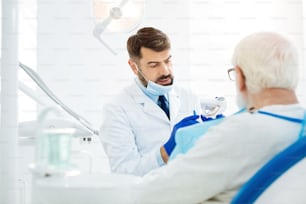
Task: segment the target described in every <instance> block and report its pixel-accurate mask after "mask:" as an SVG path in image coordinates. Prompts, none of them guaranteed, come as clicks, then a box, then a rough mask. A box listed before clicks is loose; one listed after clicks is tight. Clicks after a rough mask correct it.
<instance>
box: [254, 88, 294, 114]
mask: <svg viewBox="0 0 306 204" xmlns="http://www.w3.org/2000/svg"><path fill="white" fill-rule="evenodd" d="M249 101H250V103H249V104H250V106H249V107H254V108H255V109H260V108H262V107H265V106H270V105H289V104H296V103H298V99H297V97H296V94H295V92H294V91H292V90H289V89H281V88H270V89H264V90H262V91H261V92H259V93H255V94H250V95H249Z"/></svg>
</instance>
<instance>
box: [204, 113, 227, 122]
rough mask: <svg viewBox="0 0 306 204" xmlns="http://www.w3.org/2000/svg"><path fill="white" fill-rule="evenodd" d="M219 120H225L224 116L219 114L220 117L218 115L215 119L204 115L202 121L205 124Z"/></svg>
mask: <svg viewBox="0 0 306 204" xmlns="http://www.w3.org/2000/svg"><path fill="white" fill-rule="evenodd" d="M219 118H224V115H223V114H219V115H216V117H215V118H211V117H205V116H204V115H201V119H202V121H203V122H205V121H210V120H215V119H219Z"/></svg>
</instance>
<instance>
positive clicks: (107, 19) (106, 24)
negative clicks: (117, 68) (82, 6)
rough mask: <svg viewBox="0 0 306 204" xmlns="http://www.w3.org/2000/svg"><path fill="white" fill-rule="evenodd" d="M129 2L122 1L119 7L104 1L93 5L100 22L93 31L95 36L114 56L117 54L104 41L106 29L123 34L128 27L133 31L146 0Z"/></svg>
mask: <svg viewBox="0 0 306 204" xmlns="http://www.w3.org/2000/svg"><path fill="white" fill-rule="evenodd" d="M129 1H130V0H122V1H121V2H120V3H119V4H117V5H115V4H110V2H109V1H103V0H94V3H93V10H94V17H95V19H96V21H97V22H98V23H97V24H96V25H95V27H94V29H93V36H94V37H95V38H97V39H98V40H99V42H101V43H102V44H103V45H104V46H105V47H106V48H107V49H108V50H109V51H110V52H111V53H112V54H114V55H116V54H117V53H116V52H115V51H114V50H113V49H112V48H111V47H110V46H109V45H108V44H107V43H106V42H105V41H104V40H103V39H102V37H101V35H102V33H103V32H104V31H105V30H106V29H108V30H109V31H113V32H122V31H123V30H124V29H126V28H127V27H128V28H129V29H132V28H133V27H135V25H137V22H139V19H140V17H141V15H142V10H143V7H144V0H138V1H136V2H135V3H134V4H132V1H130V2H131V3H129ZM136 3H137V4H136ZM105 14H106V15H105ZM103 15H104V16H103ZM103 18H104V19H103ZM102 19H103V20H102Z"/></svg>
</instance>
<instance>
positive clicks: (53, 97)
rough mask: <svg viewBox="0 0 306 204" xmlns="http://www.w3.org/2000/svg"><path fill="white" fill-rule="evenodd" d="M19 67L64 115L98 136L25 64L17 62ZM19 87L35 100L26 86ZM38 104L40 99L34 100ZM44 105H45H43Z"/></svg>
mask: <svg viewBox="0 0 306 204" xmlns="http://www.w3.org/2000/svg"><path fill="white" fill-rule="evenodd" d="M19 67H21V68H22V69H23V70H24V72H25V73H26V74H27V75H28V76H30V77H31V79H32V80H33V81H34V82H35V83H36V84H37V85H38V87H40V88H41V90H42V91H43V92H44V93H45V94H46V95H47V96H48V97H49V98H50V99H51V100H52V101H53V102H55V103H56V104H57V105H58V106H59V107H61V108H62V109H63V110H64V111H65V112H66V113H68V114H69V115H70V116H72V117H73V118H74V119H76V120H77V121H78V122H79V123H80V124H81V125H82V126H83V127H85V128H86V130H87V131H88V132H89V133H91V134H94V135H99V131H98V130H96V129H95V128H93V126H92V125H91V124H90V122H89V121H88V120H86V119H85V118H84V117H82V116H80V115H79V114H77V113H76V112H75V111H73V110H72V109H70V108H69V107H68V106H67V105H65V104H64V103H63V102H62V101H61V100H60V99H59V98H58V97H57V96H56V95H55V94H54V93H53V92H52V91H51V90H50V89H49V87H48V86H47V85H46V84H45V82H44V81H43V80H42V79H41V78H40V76H39V75H38V74H37V73H36V72H35V71H34V70H33V69H31V68H30V67H28V66H26V65H25V64H22V63H20V62H19ZM19 87H22V88H21V90H22V91H23V92H25V93H26V94H27V95H29V96H30V97H31V98H33V99H34V100H36V99H37V98H38V97H36V96H35V94H34V93H33V92H32V91H31V89H29V88H27V86H26V85H24V84H22V83H20V84H19ZM36 101H38V102H40V103H41V104H44V102H43V101H41V100H40V99H38V100H36ZM44 105H45V104H44Z"/></svg>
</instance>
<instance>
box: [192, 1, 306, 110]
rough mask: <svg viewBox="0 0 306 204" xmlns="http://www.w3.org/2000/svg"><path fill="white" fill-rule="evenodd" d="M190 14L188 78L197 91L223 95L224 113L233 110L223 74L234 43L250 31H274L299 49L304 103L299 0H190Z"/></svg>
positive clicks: (230, 85) (228, 84) (230, 88)
mask: <svg viewBox="0 0 306 204" xmlns="http://www.w3.org/2000/svg"><path fill="white" fill-rule="evenodd" d="M190 15H191V16H192V21H191V34H190V39H191V47H192V51H191V53H192V54H191V55H192V60H191V61H192V64H191V67H192V79H193V80H192V81H193V87H194V89H195V90H197V92H198V93H199V94H201V95H202V96H203V97H209V96H225V97H226V98H227V101H228V109H227V112H228V113H232V112H234V111H235V110H236V106H235V97H234V95H235V89H234V83H233V82H231V81H229V80H228V77H227V69H229V68H231V67H232V65H231V55H232V52H233V49H234V46H235V45H236V44H237V43H238V41H239V40H240V39H241V38H243V37H244V36H246V35H248V34H250V33H253V32H258V31H275V32H280V33H281V34H283V35H285V36H287V37H289V38H290V39H291V40H292V41H293V42H294V43H295V45H296V46H297V48H298V50H299V52H300V53H299V54H300V59H301V75H300V76H301V77H300V79H301V83H300V86H299V89H298V94H299V97H300V98H301V100H302V101H303V104H304V105H305V106H306V97H305V92H306V90H305V87H306V80H305V68H304V66H303V57H304V55H303V51H304V43H303V42H304V39H303V37H304V33H303V15H302V1H291V0H262V1H253V0H244V1H221V0H216V1H204V0H203V1H191V14H190Z"/></svg>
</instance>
